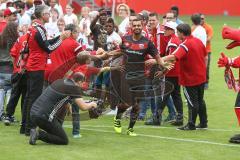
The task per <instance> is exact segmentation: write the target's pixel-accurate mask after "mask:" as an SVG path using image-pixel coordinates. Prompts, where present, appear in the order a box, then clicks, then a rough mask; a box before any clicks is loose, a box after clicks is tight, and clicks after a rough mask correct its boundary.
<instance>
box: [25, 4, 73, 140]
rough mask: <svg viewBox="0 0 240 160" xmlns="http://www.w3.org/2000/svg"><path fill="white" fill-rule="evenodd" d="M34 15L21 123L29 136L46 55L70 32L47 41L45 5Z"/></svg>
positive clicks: (42, 77)
mask: <svg viewBox="0 0 240 160" xmlns="http://www.w3.org/2000/svg"><path fill="white" fill-rule="evenodd" d="M34 14H35V16H36V19H35V20H34V21H33V23H32V26H31V27H30V29H29V31H30V37H29V40H28V47H29V56H28V60H27V63H26V75H27V93H26V98H25V101H24V107H23V109H24V111H23V112H24V113H26V118H24V119H25V120H24V121H23V122H22V124H23V126H22V127H24V126H25V135H27V136H28V135H29V134H30V128H32V127H33V124H32V123H31V121H30V110H31V107H32V104H33V103H34V101H35V100H36V99H37V98H38V97H39V96H40V95H41V93H42V88H43V81H44V70H45V66H46V62H47V57H48V54H49V53H51V52H52V51H53V50H55V49H56V48H57V47H58V46H59V45H60V44H61V42H62V40H63V39H65V38H66V37H69V35H70V32H68V31H66V32H64V33H62V35H61V36H58V37H56V38H54V39H52V40H51V41H48V40H47V36H46V30H45V28H44V23H47V22H48V21H49V17H50V13H49V10H48V7H47V6H45V5H38V6H37V7H36V8H35V11H34Z"/></svg>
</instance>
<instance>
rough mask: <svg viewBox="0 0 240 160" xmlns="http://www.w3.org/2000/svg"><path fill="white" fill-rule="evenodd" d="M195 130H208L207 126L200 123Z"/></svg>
mask: <svg viewBox="0 0 240 160" xmlns="http://www.w3.org/2000/svg"><path fill="white" fill-rule="evenodd" d="M196 129H208V126H207V124H201V123H199V124H198V125H197V126H196Z"/></svg>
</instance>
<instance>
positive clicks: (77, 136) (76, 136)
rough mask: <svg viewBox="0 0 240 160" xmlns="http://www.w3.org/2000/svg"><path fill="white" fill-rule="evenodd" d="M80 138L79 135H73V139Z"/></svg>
mask: <svg viewBox="0 0 240 160" xmlns="http://www.w3.org/2000/svg"><path fill="white" fill-rule="evenodd" d="M81 137H82V135H81V134H74V135H73V138H81Z"/></svg>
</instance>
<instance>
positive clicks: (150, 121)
mask: <svg viewBox="0 0 240 160" xmlns="http://www.w3.org/2000/svg"><path fill="white" fill-rule="evenodd" d="M161 119H162V118H157V117H154V116H153V117H151V118H149V119H148V120H147V121H146V122H145V123H144V124H145V125H153V126H160V125H161Z"/></svg>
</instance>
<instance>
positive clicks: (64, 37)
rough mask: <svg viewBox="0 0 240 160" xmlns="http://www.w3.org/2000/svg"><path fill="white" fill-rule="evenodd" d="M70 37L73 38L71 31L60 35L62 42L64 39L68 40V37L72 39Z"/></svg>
mask: <svg viewBox="0 0 240 160" xmlns="http://www.w3.org/2000/svg"><path fill="white" fill-rule="evenodd" d="M70 36H71V31H69V30H66V31H63V32H62V34H61V35H60V38H61V39H62V40H64V39H66V38H68V37H70Z"/></svg>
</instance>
